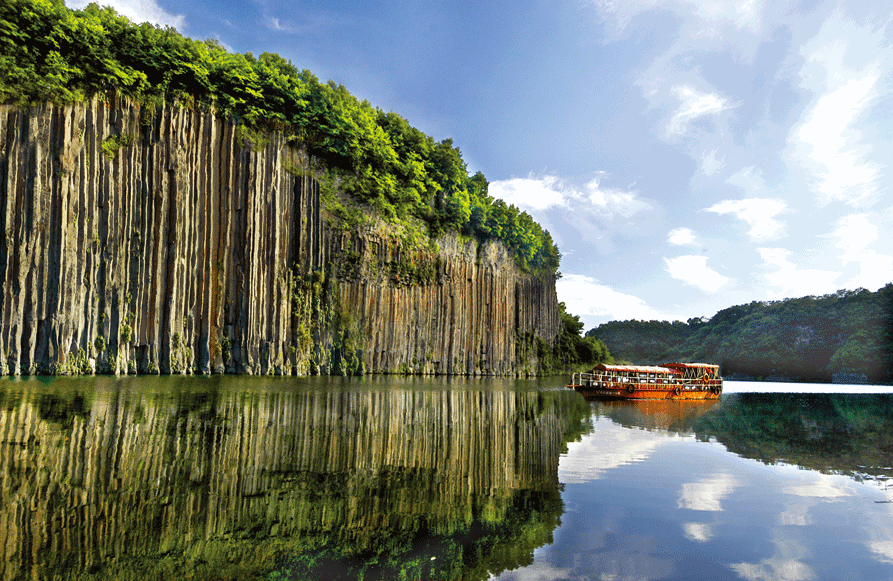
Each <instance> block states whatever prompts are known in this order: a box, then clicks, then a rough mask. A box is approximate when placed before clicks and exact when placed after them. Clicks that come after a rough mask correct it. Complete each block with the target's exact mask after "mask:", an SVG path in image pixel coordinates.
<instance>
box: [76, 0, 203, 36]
mask: <svg viewBox="0 0 893 581" xmlns="http://www.w3.org/2000/svg"><path fill="white" fill-rule="evenodd" d="M91 1H93V0H66V2H65V5H66V6H68V7H69V8H75V9H81V8H84V7H86V6H87V5H88V4H90V2H91ZM101 4H102V5H103V6H111V7H112V8H114V9H115V10H116V11H117V12H118V14H121V15H123V16H126V17H127V18H129V19H130V20H132V21H133V22H136V23H140V22H151V23H152V24H157V25H158V26H172V27H174V28H176V29H177V30H179V31H181V32H182V31H183V28H184V27H185V25H186V17H185V16H183V15H182V14H171V13H170V12H167V11H166V10H164V8H162V7H161V6H159V5H158V2H157V1H156V0H103V1H102V2H101Z"/></svg>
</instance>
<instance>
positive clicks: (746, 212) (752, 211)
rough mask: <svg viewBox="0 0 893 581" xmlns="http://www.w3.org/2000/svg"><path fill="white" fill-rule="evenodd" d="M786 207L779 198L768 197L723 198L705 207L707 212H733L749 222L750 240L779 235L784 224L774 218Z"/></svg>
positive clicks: (767, 238) (756, 240)
mask: <svg viewBox="0 0 893 581" xmlns="http://www.w3.org/2000/svg"><path fill="white" fill-rule="evenodd" d="M786 209H787V204H785V203H784V202H783V201H781V200H774V199H770V198H748V199H745V200H723V201H722V202H719V203H717V204H714V205H712V206H710V207H709V208H707V211H708V212H716V213H717V214H734V215H736V216H737V217H738V218H739V219H741V220H744V221H745V222H747V223H748V224H750V231H749V232H748V233H747V234H748V236H750V238H751V240H754V241H755V242H764V241H766V240H771V239H773V238H776V237H778V236H779V234H780V231H783V229H784V224H783V223H781V222H779V221H778V220H776V219H775V216H777V215H778V214H781V213H782V212H784V211H785V210H786Z"/></svg>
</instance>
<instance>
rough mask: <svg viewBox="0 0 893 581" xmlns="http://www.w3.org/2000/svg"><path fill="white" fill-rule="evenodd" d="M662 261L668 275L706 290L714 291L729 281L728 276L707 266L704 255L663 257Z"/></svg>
mask: <svg viewBox="0 0 893 581" xmlns="http://www.w3.org/2000/svg"><path fill="white" fill-rule="evenodd" d="M664 262H666V263H667V272H669V273H670V276H672V277H673V278H675V279H677V280H681V281H682V282H684V283H687V284H690V285H692V286H696V287H698V288H699V289H701V290H704V291H707V292H711V293H715V292H716V291H718V290H719V289H720V287H721V286H722V285H724V284H726V283H727V282H728V281H729V279H728V277H725V276H723V275H721V274H719V273H718V272H716V271H715V270H713V269H712V268H710V267H709V266H707V257H706V256H694V255H688V256H679V257H677V258H664Z"/></svg>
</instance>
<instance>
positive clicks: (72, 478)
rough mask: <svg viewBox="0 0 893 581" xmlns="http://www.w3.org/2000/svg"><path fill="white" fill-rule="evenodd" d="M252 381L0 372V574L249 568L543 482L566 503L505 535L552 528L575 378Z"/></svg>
mask: <svg viewBox="0 0 893 581" xmlns="http://www.w3.org/2000/svg"><path fill="white" fill-rule="evenodd" d="M253 379H254V381H253V382H251V383H247V382H245V383H238V382H234V380H227V381H228V382H229V383H226V384H224V383H222V382H218V381H215V380H208V379H200V378H185V377H184V378H158V379H154V380H153V379H149V378H139V379H135V378H134V379H123V380H115V379H113V378H95V379H86V380H85V379H78V380H77V383H74V381H75V380H71V379H67V378H60V379H56V380H53V382H52V383H51V385H49V386H47V385H44V384H42V383H39V382H37V381H25V382H19V383H16V384H11V385H7V386H3V389H2V391H0V397H2V405H0V495H2V499H3V502H2V503H0V525H2V526H0V557H2V559H0V563H2V565H0V579H23V578H29V579H51V578H57V579H74V578H89V579H94V578H95V579H152V578H170V579H173V578H207V579H223V578H233V579H243V578H249V577H250V578H254V576H253V575H249V574H247V573H256V572H257V570H259V569H260V570H262V569H263V568H264V567H266V568H269V567H271V566H272V565H273V562H272V560H273V559H272V556H273V555H281V554H282V553H285V554H294V553H300V552H301V551H304V550H307V549H312V548H313V547H315V546H317V545H320V544H322V545H328V546H332V547H342V548H343V549H342V550H343V552H345V553H347V554H352V553H354V554H362V553H366V552H372V553H375V552H376V551H378V550H380V548H379V547H380V546H381V545H388V543H389V542H392V541H393V540H394V538H395V537H398V536H402V535H409V538H413V536H414V535H422V536H425V535H447V536H448V535H452V534H456V533H457V532H461V531H463V530H466V529H468V527H469V526H470V525H471V524H472V523H473V522H483V523H491V524H492V525H493V526H495V527H499V526H502V525H501V524H500V523H504V521H506V519H507V518H508V517H509V516H510V512H511V511H512V510H518V509H519V506H521V507H522V508H523V506H525V505H519V502H521V501H522V500H523V499H525V498H527V499H529V498H532V497H535V498H543V499H546V500H547V501H549V502H547V504H552V505H554V506H552V508H551V509H549V510H552V511H555V514H549V515H540V516H539V517H537V516H536V515H534V514H532V513H529V511H530V510H532V507H530V506H527V508H526V509H524V510H526V511H527V512H524V510H522V514H521V516H520V517H519V516H518V515H517V514H516V515H515V517H514V518H515V520H519V521H520V523H522V524H523V523H527V524H530V523H528V522H527V521H526V520H525V519H534V518H542V519H544V520H543V522H541V523H540V524H538V525H537V526H536V527H534V528H535V530H536V531H539V532H538V534H539V535H540V536H543V538H538V539H533V538H523V539H520V538H514V537H511V535H509V538H507V541H510V542H509V546H507V547H506V548H505V551H506V552H509V553H511V551H515V552H517V553H519V557H518V558H521V559H523V558H526V555H528V554H529V553H531V552H532V551H533V549H534V548H535V547H536V546H539V545H540V544H543V543H545V542H548V541H549V540H550V539H549V538H548V537H549V535H551V531H552V529H553V528H554V527H555V526H557V518H558V516H559V515H560V507H561V502H560V496H559V492H558V491H559V483H558V475H557V468H558V460H559V456H560V454H561V453H562V452H563V451H565V450H566V448H565V446H566V441H567V439H568V438H569V437H573V436H572V434H573V432H574V430H575V429H579V425H580V421H581V419H582V418H583V417H585V413H586V412H588V407H587V406H586V405H585V404H584V403H583V402H582V399H580V398H579V397H578V396H577V395H576V394H575V393H574V392H572V391H567V390H562V391H554V392H537V391H521V390H518V389H503V390H499V389H497V390H481V389H467V388H466V389H463V388H462V386H456V385H449V386H446V387H445V388H444V389H431V388H427V389H420V390H413V389H400V388H395V387H394V386H392V385H385V386H376V385H374V384H372V385H364V387H363V389H352V390H351V389H347V390H340V389H329V388H321V387H320V385H319V383H318V382H319V381H320V380H321V379H322V378H317V384H316V385H315V386H314V385H304V384H299V385H296V384H295V383H294V382H295V381H309V380H298V379H290V378H261V379H257V378H253ZM153 381H156V382H159V384H155V383H152V382H153ZM85 382H91V383H86V384H85ZM30 384H33V385H30ZM249 386H250V388H249ZM85 387H87V389H85ZM549 499H551V500H549ZM552 501H554V502H552ZM538 510H539V511H540V512H543V510H544V507H543V506H539V508H538ZM547 512H548V511H547ZM512 522H514V521H512ZM512 522H509V523H506V524H505V526H507V527H508V530H509V531H513V534H514V535H515V536H516V537H517V536H521V537H523V536H524V533H523V531H522V530H514V529H512V528H511V527H512V526H517V525H518V523H517V522H514V524H512ZM459 557H461V554H460V555H459ZM478 558H480V556H479V557H478ZM460 560H461V559H460ZM516 566H517V565H516ZM226 567H233V568H238V570H234V571H232V572H230V573H229V574H224V570H225V568H226ZM85 573H91V575H84V574H85ZM79 574H80V575H84V577H81V576H79Z"/></svg>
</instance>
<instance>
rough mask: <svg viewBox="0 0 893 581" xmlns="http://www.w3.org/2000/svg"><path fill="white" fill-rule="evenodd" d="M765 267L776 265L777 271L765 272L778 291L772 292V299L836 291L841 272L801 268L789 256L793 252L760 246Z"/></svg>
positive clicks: (767, 278) (759, 250) (759, 249)
mask: <svg viewBox="0 0 893 581" xmlns="http://www.w3.org/2000/svg"><path fill="white" fill-rule="evenodd" d="M757 251H758V252H759V253H760V257H761V258H762V259H763V262H764V265H765V267H774V268H775V269H776V270H775V272H770V273H768V274H765V275H764V276H765V278H766V280H767V281H768V282H769V284H770V285H771V286H774V287H778V289H779V290H778V291H776V292H774V293H770V297H769V298H772V299H780V298H785V297H802V296H807V295H823V294H828V293H832V292H834V291H835V290H836V289H837V288H839V287H838V286H837V282H836V281H837V279H838V278H840V275H841V273H840V272H835V271H830V270H817V269H811V268H799V267H797V265H796V264H794V263H793V262H791V261H790V260H789V259H788V257H789V256H790V254H791V252H790V251H789V250H785V249H784V248H758V249H757Z"/></svg>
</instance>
